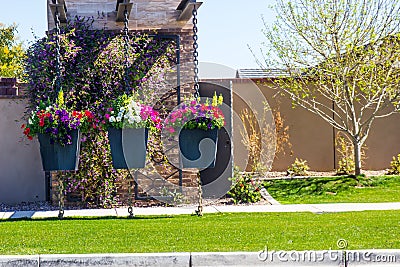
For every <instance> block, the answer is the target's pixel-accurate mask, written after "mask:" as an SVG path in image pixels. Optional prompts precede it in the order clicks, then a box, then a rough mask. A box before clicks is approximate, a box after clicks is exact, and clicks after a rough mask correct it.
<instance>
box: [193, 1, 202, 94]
mask: <svg viewBox="0 0 400 267" xmlns="http://www.w3.org/2000/svg"><path fill="white" fill-rule="evenodd" d="M192 15H193V63H194V66H193V67H194V68H193V72H194V77H193V80H194V91H195V92H194V97H195V98H198V97H200V94H199V59H198V57H199V52H198V51H197V49H198V48H199V44H198V43H197V40H198V39H199V37H198V36H197V32H198V28H197V9H196V5H193V11H192Z"/></svg>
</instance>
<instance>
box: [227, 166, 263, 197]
mask: <svg viewBox="0 0 400 267" xmlns="http://www.w3.org/2000/svg"><path fill="white" fill-rule="evenodd" d="M230 180H231V181H232V186H231V189H230V191H229V192H228V195H229V196H230V197H232V199H233V202H234V203H235V204H238V203H255V202H258V201H260V199H261V193H260V186H261V184H260V182H259V181H257V180H255V179H254V178H253V176H252V174H250V173H242V172H240V170H239V168H238V167H237V166H236V167H235V168H234V170H233V177H232V178H231V179H230Z"/></svg>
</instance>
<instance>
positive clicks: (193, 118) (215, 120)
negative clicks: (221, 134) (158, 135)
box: [164, 94, 225, 135]
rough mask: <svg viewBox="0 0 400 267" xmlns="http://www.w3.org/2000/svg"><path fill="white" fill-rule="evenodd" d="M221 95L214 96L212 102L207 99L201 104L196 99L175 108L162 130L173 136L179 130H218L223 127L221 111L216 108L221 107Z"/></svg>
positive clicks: (223, 119)
mask: <svg viewBox="0 0 400 267" xmlns="http://www.w3.org/2000/svg"><path fill="white" fill-rule="evenodd" d="M222 102H223V97H222V95H220V96H217V95H216V94H214V96H213V99H212V102H211V103H210V101H209V100H208V99H207V100H206V101H205V103H201V102H200V101H199V100H198V99H197V100H196V99H193V100H190V101H186V103H183V104H181V105H180V106H178V108H176V109H175V110H174V111H173V112H172V113H171V114H170V115H169V116H168V118H167V119H166V120H165V122H164V128H165V129H166V131H167V132H168V133H169V134H171V135H174V134H176V133H177V132H179V130H180V129H202V130H205V131H207V130H212V129H215V128H218V129H220V128H221V127H223V126H224V125H225V118H224V114H223V113H222V110H221V109H220V108H219V107H218V106H220V105H222Z"/></svg>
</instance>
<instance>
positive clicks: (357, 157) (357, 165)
mask: <svg viewBox="0 0 400 267" xmlns="http://www.w3.org/2000/svg"><path fill="white" fill-rule="evenodd" d="M353 145H354V174H355V175H360V174H361V147H362V144H361V142H360V141H354V142H353Z"/></svg>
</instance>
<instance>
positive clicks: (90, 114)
mask: <svg viewBox="0 0 400 267" xmlns="http://www.w3.org/2000/svg"><path fill="white" fill-rule="evenodd" d="M85 116H86V117H88V118H89V119H93V118H94V116H93V113H92V112H90V111H89V110H85Z"/></svg>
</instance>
